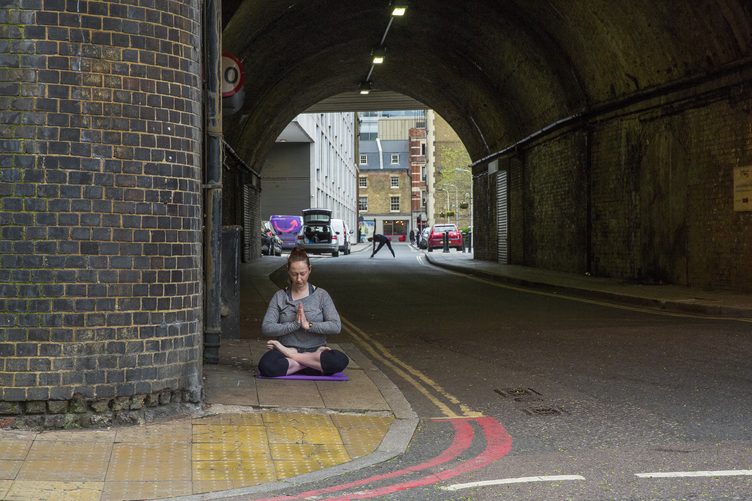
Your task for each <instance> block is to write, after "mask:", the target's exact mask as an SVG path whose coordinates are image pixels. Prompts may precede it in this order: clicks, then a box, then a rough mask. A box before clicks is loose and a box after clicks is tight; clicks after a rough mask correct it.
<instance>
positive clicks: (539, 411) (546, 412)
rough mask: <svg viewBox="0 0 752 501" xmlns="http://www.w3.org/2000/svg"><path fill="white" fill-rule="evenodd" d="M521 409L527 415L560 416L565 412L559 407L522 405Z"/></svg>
mask: <svg viewBox="0 0 752 501" xmlns="http://www.w3.org/2000/svg"><path fill="white" fill-rule="evenodd" d="M522 410H523V411H524V412H525V413H526V414H527V415H529V416H561V415H562V414H566V413H567V411H565V410H564V409H562V408H561V407H524V408H523V409H522Z"/></svg>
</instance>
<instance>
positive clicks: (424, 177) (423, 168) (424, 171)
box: [420, 165, 426, 181]
mask: <svg viewBox="0 0 752 501" xmlns="http://www.w3.org/2000/svg"><path fill="white" fill-rule="evenodd" d="M420 176H421V179H422V180H423V181H425V180H426V166H425V165H424V166H423V167H422V170H421V173H420Z"/></svg>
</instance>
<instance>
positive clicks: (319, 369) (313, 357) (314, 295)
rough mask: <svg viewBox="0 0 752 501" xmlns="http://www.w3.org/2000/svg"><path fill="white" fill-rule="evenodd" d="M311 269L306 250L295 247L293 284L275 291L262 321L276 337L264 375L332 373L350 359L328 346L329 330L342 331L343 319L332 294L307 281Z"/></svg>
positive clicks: (290, 271)
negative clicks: (302, 371) (340, 317)
mask: <svg viewBox="0 0 752 501" xmlns="http://www.w3.org/2000/svg"><path fill="white" fill-rule="evenodd" d="M311 270H312V267H311V262H310V261H309V260H308V255H307V254H306V252H305V251H304V250H303V249H298V248H295V249H294V250H293V251H292V252H291V253H290V257H289V258H288V259H287V274H288V275H289V277H290V282H291V283H290V286H289V287H287V288H286V289H284V290H280V291H277V293H276V294H274V297H273V298H272V300H271V301H270V302H269V308H268V309H267V310H266V315H265V316H264V322H263V324H262V325H261V332H263V333H264V335H265V336H274V337H276V338H277V339H276V340H271V341H269V342H267V343H266V347H267V348H269V351H267V352H266V353H264V356H262V357H261V360H260V361H259V364H258V369H259V372H260V373H261V375H262V376H265V377H279V376H286V375H289V374H294V373H296V372H298V371H301V370H304V369H312V370H313V371H315V372H314V373H315V374H320V373H323V374H324V375H331V374H334V373H336V372H341V371H343V370H344V369H345V367H347V364H348V363H349V362H350V360H349V359H348V358H347V355H345V354H344V353H342V352H341V351H338V350H332V349H331V348H329V347H327V346H326V336H327V334H339V331H340V329H341V328H342V323H341V322H340V319H339V314H338V313H337V309H336V308H335V307H334V303H333V302H332V298H331V297H330V296H329V294H328V293H327V292H326V291H325V290H324V289H321V288H319V287H314V286H313V285H311V284H309V283H308V277H309V276H310V274H311ZM309 372H310V371H307V372H306V373H309Z"/></svg>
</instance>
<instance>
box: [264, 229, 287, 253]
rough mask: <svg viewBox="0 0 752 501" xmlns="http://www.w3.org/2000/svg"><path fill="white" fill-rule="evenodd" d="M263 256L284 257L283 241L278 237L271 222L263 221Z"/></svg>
mask: <svg viewBox="0 0 752 501" xmlns="http://www.w3.org/2000/svg"><path fill="white" fill-rule="evenodd" d="M261 254H266V255H267V256H281V255H282V239H281V238H279V236H277V233H276V232H275V231H274V228H272V224H271V223H270V222H269V221H261Z"/></svg>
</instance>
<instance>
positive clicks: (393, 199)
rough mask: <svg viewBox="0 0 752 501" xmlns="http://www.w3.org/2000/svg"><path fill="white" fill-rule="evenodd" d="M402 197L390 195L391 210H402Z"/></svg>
mask: <svg viewBox="0 0 752 501" xmlns="http://www.w3.org/2000/svg"><path fill="white" fill-rule="evenodd" d="M399 199H400V197H389V210H390V211H391V212H399V210H400V203H399Z"/></svg>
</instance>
